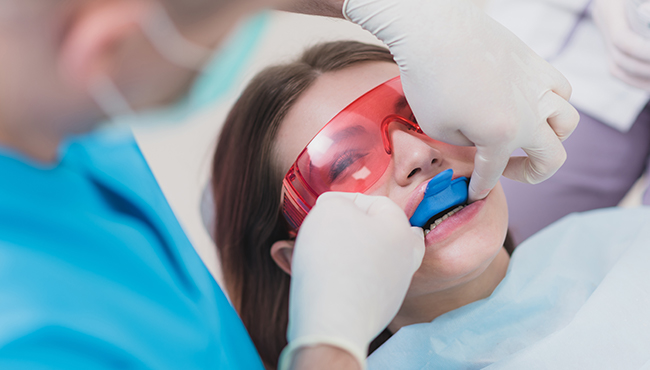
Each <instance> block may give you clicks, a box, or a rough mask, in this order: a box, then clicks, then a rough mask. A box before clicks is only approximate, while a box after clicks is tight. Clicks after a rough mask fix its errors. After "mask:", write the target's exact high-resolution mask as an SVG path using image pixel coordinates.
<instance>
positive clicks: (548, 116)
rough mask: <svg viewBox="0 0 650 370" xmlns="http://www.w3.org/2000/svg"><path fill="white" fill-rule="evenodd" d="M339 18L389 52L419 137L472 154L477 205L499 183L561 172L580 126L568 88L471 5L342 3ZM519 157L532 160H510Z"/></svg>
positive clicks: (422, 0)
mask: <svg viewBox="0 0 650 370" xmlns="http://www.w3.org/2000/svg"><path fill="white" fill-rule="evenodd" d="M343 9H344V13H345V15H346V17H347V18H348V19H350V20H351V21H353V22H355V23H357V24H359V25H361V26H362V27H363V28H365V29H366V30H368V31H370V32H372V33H373V34H374V35H375V36H377V37H378V38H379V39H380V40H382V41H383V42H384V43H385V44H386V45H388V47H389V48H390V50H391V52H392V54H393V55H394V56H395V60H396V62H397V63H398V64H399V67H400V71H401V76H402V85H403V86H404V92H405V94H406V97H407V99H408V101H409V104H410V105H411V107H412V109H413V112H414V114H415V116H416V118H417V120H418V123H419V124H420V126H421V127H422V130H424V132H425V133H426V134H427V135H429V136H431V137H433V138H435V139H438V140H441V141H444V142H447V143H450V144H456V145H472V144H473V145H475V146H476V148H477V153H476V157H475V169H474V173H473V174H472V178H471V181H470V187H469V191H470V199H471V200H477V199H481V198H484V197H485V196H486V195H487V194H488V192H489V191H490V190H491V189H492V188H493V187H494V186H495V185H496V183H497V181H498V180H499V177H500V176H501V175H502V174H503V175H505V176H507V177H509V178H511V179H514V180H518V181H521V182H527V183H538V182H541V181H543V180H545V179H547V178H548V177H550V176H551V175H553V174H554V173H555V171H557V170H558V169H559V168H560V166H561V165H562V164H563V163H564V160H565V158H566V152H565V151H564V147H563V146H562V143H561V141H562V140H564V139H566V138H567V137H568V136H569V135H570V134H571V133H572V132H573V130H574V129H575V127H576V125H577V123H578V118H579V117H578V113H577V111H576V110H575V109H574V108H573V107H572V106H571V105H570V104H569V103H568V102H567V100H568V99H569V96H570V95H571V86H570V85H569V83H568V82H567V80H566V79H565V78H564V77H563V76H562V74H560V72H558V71H557V70H556V69H555V68H553V67H552V66H551V65H550V64H548V63H547V62H546V61H544V60H543V59H542V58H541V57H539V56H538V55H537V54H535V53H534V52H533V51H532V50H531V49H530V48H528V47H527V46H526V45H525V44H524V43H523V42H522V41H521V40H519V39H518V38H517V37H516V36H515V35H514V34H512V33H511V32H510V31H508V30H507V29H506V28H505V27H503V26H501V25H500V24H499V23H497V22H496V21H494V20H493V19H492V18H490V17H489V16H487V15H486V14H485V13H484V12H483V11H482V10H481V9H479V8H478V7H477V6H476V5H474V4H473V3H472V2H471V1H469V0H346V2H345V4H344V8H343ZM517 148H523V149H524V150H525V151H526V153H527V154H528V157H527V158H526V157H518V158H517V157H513V158H510V155H511V154H512V152H513V151H514V150H515V149H517ZM504 170H505V172H504Z"/></svg>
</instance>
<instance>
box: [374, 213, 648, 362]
mask: <svg viewBox="0 0 650 370" xmlns="http://www.w3.org/2000/svg"><path fill="white" fill-rule="evenodd" d="M649 266H650V208H638V209H631V210H628V209H606V210H599V211H592V212H588V213H584V214H574V215H570V216H567V217H566V218H564V219H562V220H561V221H559V222H557V223H556V224H554V225H551V226H549V227H548V228H546V229H544V230H543V231H541V232H540V233H538V234H537V235H535V236H533V237H532V238H531V239H528V240H527V241H526V242H524V243H523V244H522V245H520V246H519V247H518V248H517V249H516V250H515V252H514V254H513V256H512V260H511V262H510V266H509V269H508V272H507V274H506V277H505V278H504V280H503V281H502V282H501V283H500V284H499V286H498V287H497V288H496V289H495V291H494V292H493V294H492V295H491V296H490V297H488V298H486V299H483V300H480V301H477V302H474V303H471V304H469V305H466V306H463V307H461V308H459V309H456V310H454V311H451V312H448V313H446V314H444V315H442V316H440V317H438V318H436V319H435V320H433V321H432V322H430V323H423V324H416V325H411V326H407V327H404V328H402V329H401V330H399V331H398V332H397V333H396V334H395V335H394V336H393V337H392V338H390V339H389V340H388V341H387V342H386V343H385V344H384V345H383V346H382V347H380V348H379V349H378V350H377V351H376V352H375V353H373V354H372V355H371V356H370V358H369V368H370V369H481V368H486V367H487V368H489V369H639V368H641V367H642V366H644V365H645V366H650V314H648V313H649V312H650V268H649Z"/></svg>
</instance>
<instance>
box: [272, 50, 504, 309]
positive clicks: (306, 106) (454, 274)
mask: <svg viewBox="0 0 650 370" xmlns="http://www.w3.org/2000/svg"><path fill="white" fill-rule="evenodd" d="M398 75H399V70H398V68H397V66H396V65H395V64H392V63H387V62H368V63H362V64H358V65H355V66H352V67H349V68H346V69H343V70H341V71H336V72H328V73H325V74H323V75H322V76H320V77H319V78H318V79H317V80H316V82H315V83H314V84H313V85H312V86H311V87H310V88H309V89H308V90H307V91H306V92H305V93H303V94H302V96H301V97H300V98H299V99H298V101H297V102H296V104H295V105H294V106H293V108H292V109H291V110H290V111H289V113H288V115H287V117H286V119H285V120H284V122H283V123H282V125H281V128H280V131H279V133H278V137H277V141H276V153H277V158H278V165H279V168H280V169H281V170H282V171H283V172H282V173H283V174H284V173H286V172H287V171H288V170H289V168H290V167H291V165H292V164H293V162H294V161H295V160H296V157H297V156H298V155H299V154H300V152H301V151H302V150H303V148H304V147H305V146H306V145H307V144H308V143H309V141H310V140H311V139H312V138H313V137H314V135H316V134H317V133H318V131H320V129H321V128H323V126H324V125H325V124H326V123H327V122H329V121H330V120H331V119H332V118H333V117H334V116H335V115H336V114H337V113H338V112H340V111H341V110H343V109H344V108H345V107H346V106H347V105H348V104H350V103H351V102H352V101H354V100H356V99H357V98H358V97H360V96H361V95H363V94H364V93H365V92H367V91H369V90H371V89H372V88H374V87H375V86H377V85H379V84H381V83H383V82H386V81H387V80H389V79H391V78H393V77H396V76H398ZM399 126H401V125H391V128H390V131H389V135H390V141H391V144H392V148H393V154H392V161H391V164H390V166H389V167H388V169H387V170H386V172H385V173H384V175H383V176H382V177H381V178H380V179H379V181H377V183H376V184H375V185H373V187H372V188H371V189H370V190H368V191H366V194H372V195H383V196H387V197H389V198H390V199H391V200H393V201H394V202H395V203H397V204H398V205H399V206H400V207H402V209H404V212H405V213H406V215H407V216H408V217H409V218H410V217H411V215H412V214H413V212H415V209H416V208H417V206H418V204H419V203H420V201H421V200H422V198H423V196H424V191H425V189H426V185H427V183H428V181H429V180H431V179H432V178H433V177H434V176H435V175H437V174H439V173H440V172H442V171H444V170H447V169H453V171H454V178H455V177H460V176H465V177H467V178H469V177H470V176H471V174H472V170H473V169H474V154H475V152H476V150H475V148H474V147H462V146H454V145H449V144H445V143H442V142H439V141H435V140H433V139H429V138H427V137H424V136H422V135H418V134H415V133H414V132H412V131H408V130H406V128H405V127H399ZM507 225H508V211H507V205H506V200H505V196H504V194H503V190H502V189H501V185H500V184H498V185H497V186H496V188H495V189H494V190H493V191H492V192H491V193H490V195H489V196H488V197H487V198H486V199H484V200H482V201H478V202H475V203H472V204H471V205H470V206H467V207H465V208H464V209H463V210H462V211H460V212H458V213H456V214H455V215H454V216H452V217H450V218H448V219H447V220H445V221H443V222H442V223H441V224H440V225H438V226H437V227H436V228H435V229H434V230H433V231H431V232H430V233H428V234H427V235H426V238H425V243H426V253H425V256H424V261H423V262H422V265H421V267H420V269H419V270H418V271H417V272H416V274H415V276H414V278H413V281H412V283H411V287H410V288H409V291H408V294H407V299H409V298H410V297H417V296H420V295H424V294H429V293H432V292H436V291H442V290H445V289H449V288H452V287H456V286H460V285H461V284H463V283H465V282H468V281H470V280H473V279H474V278H476V277H478V276H479V275H480V274H481V273H482V272H483V271H485V269H486V268H487V267H488V266H489V265H490V263H491V262H492V261H493V260H494V258H495V257H496V255H497V254H498V253H499V252H500V250H501V248H502V246H503V241H504V239H505V235H506V231H507Z"/></svg>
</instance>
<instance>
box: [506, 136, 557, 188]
mask: <svg viewBox="0 0 650 370" xmlns="http://www.w3.org/2000/svg"><path fill="white" fill-rule="evenodd" d="M522 149H523V150H524V151H525V152H526V154H528V157H512V158H510V160H509V162H508V165H507V167H506V168H505V171H503V176H505V177H507V178H509V179H512V180H516V181H519V182H523V183H528V184H538V183H540V182H542V181H544V180H546V179H548V178H549V177H551V176H553V174H554V173H555V172H556V171H557V170H558V169H560V167H562V165H563V164H564V161H566V150H565V149H564V146H562V143H561V142H560V140H559V139H558V137H557V136H556V135H555V132H554V131H553V130H552V129H551V128H550V127H549V128H547V129H544V130H541V131H540V132H539V133H538V135H537V136H536V138H535V143H534V145H533V146H531V147H528V148H522Z"/></svg>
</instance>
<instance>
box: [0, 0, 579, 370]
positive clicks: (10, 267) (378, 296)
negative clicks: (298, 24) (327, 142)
mask: <svg viewBox="0 0 650 370" xmlns="http://www.w3.org/2000/svg"><path fill="white" fill-rule="evenodd" d="M268 6H275V7H277V8H280V9H286V10H291V11H298V12H303V13H308V14H317V15H327V16H335V17H343V15H345V16H346V17H347V18H348V19H350V20H352V21H354V22H356V23H358V24H360V25H361V26H363V27H365V28H366V29H368V30H370V31H371V32H373V33H375V34H376V35H377V37H379V38H380V39H381V40H383V41H384V42H385V43H386V44H387V45H388V46H389V47H390V48H391V50H392V51H393V53H394V55H395V56H396V59H397V60H398V61H399V62H400V67H401V68H402V75H403V77H402V79H403V81H405V90H407V94H409V100H410V101H411V103H412V104H413V105H414V110H415V111H416V114H417V115H418V120H419V121H420V122H421V123H422V124H421V126H422V128H423V129H425V131H426V132H428V133H431V134H433V135H438V136H440V137H441V138H446V139H448V140H449V141H451V142H458V141H459V140H460V141H462V142H464V143H471V144H474V145H476V146H477V147H479V148H480V151H482V154H483V155H482V157H481V161H478V159H477V171H478V172H476V173H475V177H473V178H472V181H473V185H474V190H473V193H472V196H473V197H474V199H479V198H480V197H481V196H485V195H486V194H487V192H489V189H491V187H492V186H493V185H494V183H495V182H496V179H498V177H499V176H500V175H501V173H502V172H503V170H504V168H506V169H507V171H509V172H510V174H511V175H512V176H513V177H516V178H518V179H520V180H525V181H529V182H536V181H541V180H542V179H543V178H545V177H548V176H550V175H551V174H552V173H553V172H554V171H555V170H556V169H557V167H559V165H561V162H562V161H563V149H562V146H561V144H559V143H560V141H561V140H562V139H564V138H565V137H566V136H568V134H570V132H571V131H572V130H573V127H574V126H575V122H574V121H575V120H574V119H573V118H574V117H572V111H571V109H572V108H570V105H568V103H566V99H567V98H568V94H569V92H570V88H568V84H567V83H566V81H565V80H564V79H563V77H562V76H561V75H559V74H558V73H557V72H556V71H555V70H554V69H552V67H550V66H547V65H545V64H543V63H542V62H540V61H539V60H538V59H539V58H538V57H536V56H535V55H534V54H532V52H530V50H529V49H527V48H526V47H525V46H524V45H523V44H521V42H519V41H518V40H517V39H516V38H514V37H512V36H511V35H510V34H509V33H507V32H504V30H503V29H502V28H501V27H500V26H498V25H497V24H496V23H494V22H493V21H491V20H490V19H489V18H488V17H486V16H485V15H484V14H483V13H482V12H480V11H479V10H478V9H477V8H476V7H474V5H472V4H471V3H470V2H469V1H465V0H455V1H453V2H448V1H446V0H434V1H421V0H402V1H397V0H383V1H382V0H375V1H371V0H349V1H346V2H344V1H343V0H320V1H319V0H300V1H298V0H295V1H290V0H284V1H281V0H276V1H271V0H266V1H265V0H249V1H244V0H159V1H156V0H2V1H0V55H2V58H0V369H263V366H264V365H263V364H262V363H261V361H260V359H259V357H258V355H257V353H256V351H255V347H254V345H253V344H252V342H251V340H250V338H249V337H248V335H247V333H246V330H245V328H244V327H243V325H242V323H241V321H240V319H239V318H238V316H237V314H236V312H235V311H234V309H233V308H232V306H231V305H230V303H229V302H228V301H227V299H226V297H225V296H224V294H223V292H222V290H221V289H220V287H219V286H218V285H217V283H216V282H215V281H214V280H213V278H212V277H211V275H210V274H209V273H208V271H207V269H206V267H205V266H204V265H203V263H202V261H201V260H200V258H199V257H198V255H197V254H196V252H195V251H194V249H193V248H192V245H191V244H190V242H189V240H188V238H187V236H186V235H185V233H184V232H183V230H182V228H181V226H180V225H179V223H178V221H177V220H176V218H175V216H174V214H173V212H172V210H171V209H170V207H169V205H168V203H167V201H166V200H165V198H164V196H163V194H162V192H161V190H160V188H159V186H158V184H157V183H156V180H155V178H154V176H153V175H152V173H151V170H150V169H149V167H148V165H147V163H146V162H145V160H144V158H143V156H142V153H141V152H140V150H139V148H138V146H137V144H136V142H135V141H134V139H133V136H132V135H131V133H130V132H129V131H128V130H124V129H116V128H111V127H110V126H111V124H110V122H111V121H112V117H113V116H118V115H119V116H125V115H126V116H130V117H134V116H135V115H136V114H137V117H139V118H136V119H145V118H144V117H147V118H146V119H149V120H173V121H180V120H182V119H183V118H184V117H186V116H187V115H188V114H189V113H191V112H192V111H195V110H197V109H200V108H201V107H203V106H205V105H206V104H209V103H210V102H212V101H214V100H215V99H216V98H218V96H219V94H220V93H221V92H223V91H224V90H226V89H227V88H228V87H229V83H230V80H231V79H232V76H233V74H234V72H236V70H237V67H238V66H240V65H241V64H242V63H243V61H244V60H245V58H246V57H247V51H248V50H250V48H251V47H252V45H253V43H254V40H255V39H256V35H257V34H258V33H259V32H261V30H263V24H262V23H260V22H263V18H254V19H253V20H252V21H250V23H249V24H248V26H246V27H245V28H244V29H243V30H241V31H240V33H239V34H238V35H237V36H235V37H234V39H233V40H235V41H234V42H231V43H230V45H229V46H227V47H225V48H224V47H222V48H220V49H219V52H218V53H217V54H216V57H212V55H213V53H212V52H211V50H214V49H215V48H217V47H218V46H222V44H223V42H224V40H225V37H226V35H227V34H228V32H230V30H231V28H232V27H233V26H234V25H235V24H236V23H237V22H238V21H239V20H240V19H241V18H242V17H243V16H245V15H249V14H252V13H254V12H255V11H257V10H259V9H262V8H263V7H268ZM458 14H463V16H464V17H466V18H467V19H468V22H456V23H454V22H452V21H450V20H449V19H454V17H451V16H450V15H458ZM466 24H473V25H474V28H472V29H470V30H468V29H467V27H466ZM495 37H496V40H497V41H498V42H497V41H494V40H495ZM466 38H470V39H472V40H473V41H476V40H484V42H478V41H477V42H472V43H468V42H465V41H466ZM404 40H407V41H408V42H403V41H404ZM470 44H471V45H473V46H471V45H470ZM468 45H470V46H468ZM476 45H480V47H479V48H478V49H476V47H477V46H476ZM432 50H439V51H440V55H439V56H436V55H437V54H435V53H432V52H431V51H432ZM486 53H489V54H490V58H491V59H490V58H488V62H487V63H486V62H485V58H482V57H476V56H482V55H486ZM454 55H463V56H465V57H466V58H461V59H463V60H465V62H462V63H459V62H458V58H455V57H454V58H448V56H454ZM513 55H514V56H517V58H518V59H517V58H515V59H517V60H515V59H509V58H511V57H512V56H513ZM471 56H475V57H471ZM433 59H436V60H435V62H436V63H435V65H436V68H434V69H432V68H430V64H431V62H432V60H433ZM477 60H479V61H480V66H479V65H473V64H472V63H478V62H476V61H477ZM492 60H494V61H496V62H495V63H493V64H492V65H489V64H490V63H491V62H490V61H492ZM521 60H525V61H526V63H520V61H521ZM486 65H488V66H487V67H486ZM477 67H481V68H482V69H481V71H483V72H486V71H487V73H488V76H487V77H485V76H484V74H485V73H481V74H480V76H479V77H477V76H471V73H468V71H473V70H474V68H477ZM526 68H530V70H527V69H526ZM531 71H534V72H535V73H528V72H531ZM490 73H491V75H490ZM523 75H526V76H527V77H526V78H525V79H522V78H520V77H521V76H523ZM440 76H445V78H443V79H441V78H439V77H440ZM470 76H471V78H470ZM481 76H484V77H485V79H484V80H481ZM535 76H539V77H535ZM470 80H471V83H470V82H469V81H470ZM192 81H195V82H194V83H192ZM433 81H436V83H435V84H434V83H431V82H433ZM494 81H504V82H503V83H506V84H507V85H508V86H510V87H512V86H514V87H515V88H509V89H503V88H502V86H500V85H499V84H497V85H495V84H494ZM520 81H524V82H520ZM415 82H417V83H415ZM465 83H469V84H471V86H472V89H473V91H479V92H480V94H474V96H472V101H471V104H470V105H463V104H462V103H463V101H462V99H459V96H462V90H459V89H460V88H461V87H462V86H463V84H465ZM518 83H521V86H517V84H518ZM406 84H408V88H407V86H406ZM504 90H505V91H516V92H517V94H519V95H517V96H508V95H504V94H505V93H504ZM549 92H550V93H549ZM459 94H460V95H459ZM531 96H536V97H538V98H539V97H540V96H542V97H545V96H550V98H549V99H548V100H547V101H544V99H529V98H530V97H531ZM448 97H453V98H454V99H455V100H454V102H453V104H451V103H450V102H449V101H445V99H447V98H448ZM482 97H484V99H483V98H482ZM418 99H419V100H418ZM422 99H425V100H427V99H429V100H430V101H431V102H434V103H435V104H438V106H439V107H443V108H445V109H448V110H447V111H445V110H442V111H436V112H435V114H433V113H432V112H430V111H429V110H428V108H423V107H430V106H431V104H428V103H427V102H426V101H423V100H422ZM540 101H542V103H543V104H542V105H543V109H538V108H539V107H538V106H537V105H538V104H539V102H540ZM418 107H419V108H418ZM152 109H155V111H153V110H152ZM136 112H137V113H136ZM145 112H146V113H145ZM445 115H447V116H449V117H456V118H457V119H455V120H445V121H444V122H441V121H440V120H439V119H438V118H436V117H439V116H440V117H445ZM473 116H480V117H481V119H482V124H481V125H475V124H473V123H472V122H474V121H473V119H472V117H473ZM102 121H108V122H109V124H108V125H107V126H109V127H108V128H102V129H98V124H97V123H98V122H102ZM449 122H453V124H451V123H449ZM450 132H452V133H454V135H449V133H450ZM495 132H496V133H503V132H516V135H502V134H497V135H494V134H492V133H495ZM540 133H542V135H541V136H540ZM540 137H541V138H542V139H540ZM530 138H535V139H534V140H529V139H530ZM549 143H550V144H549ZM546 144H548V145H546ZM539 146H542V147H543V148H544V149H543V150H538V151H536V152H535V153H536V157H534V158H532V159H531V160H530V161H528V162H525V161H521V160H516V161H514V162H513V161H511V160H510V159H509V154H510V152H508V150H509V149H510V148H512V149H513V150H514V148H515V147H524V148H527V147H529V148H532V149H535V148H537V147H539ZM503 148H507V150H504V149H503ZM539 153H541V154H539ZM485 159H489V160H487V161H486V160H485ZM486 163H487V165H486ZM531 163H532V164H535V165H536V167H535V169H536V170H537V171H536V172H535V174H536V176H537V177H534V176H533V177H531V176H529V174H530V168H529V167H530V165H531ZM527 171H528V172H527ZM344 216H345V217H344ZM324 251H325V252H327V253H324ZM423 253H424V243H423V237H422V232H421V230H420V229H417V228H411V227H410V225H409V223H408V220H407V219H406V217H405V215H404V213H403V212H402V211H401V210H400V209H399V208H398V207H397V206H396V205H394V204H393V203H391V202H390V201H388V200H387V199H386V198H379V197H367V196H361V195H358V196H353V195H340V194H339V195H337V194H332V195H330V196H327V197H323V198H322V199H321V200H319V203H318V205H317V206H316V207H315V208H314V210H313V211H312V213H311V214H310V217H308V218H307V220H306V221H305V224H303V227H302V230H301V234H300V235H299V237H298V240H297V247H296V253H295V254H294V259H293V263H294V265H295V266H297V267H298V268H294V271H296V272H295V273H294V276H293V286H292V298H291V303H290V306H291V307H290V329H289V333H288V338H289V346H288V348H287V349H286V350H285V353H284V355H283V360H282V365H281V366H282V367H285V368H296V369H301V368H310V369H318V368H335V369H358V368H363V367H364V366H365V355H366V350H367V345H368V343H369V342H370V340H372V338H374V336H376V335H377V334H378V333H379V332H380V331H381V330H382V329H383V328H384V327H385V325H386V324H387V323H388V322H389V321H390V320H391V319H392V317H393V316H394V314H395V313H396V312H397V310H398V309H399V306H400V304H401V301H402V299H403V297H404V294H405V292H406V289H407V288H408V285H409V283H410V279H411V277H412V274H413V273H414V272H415V270H416V269H417V268H418V266H419V264H420V262H421V259H422V256H423ZM343 254H344V255H345V256H346V257H345V258H347V259H348V261H347V263H346V264H345V265H347V266H350V265H351V266H358V268H356V269H353V270H350V269H344V268H340V265H341V264H340V258H341V255H343ZM369 287H372V289H369Z"/></svg>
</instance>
